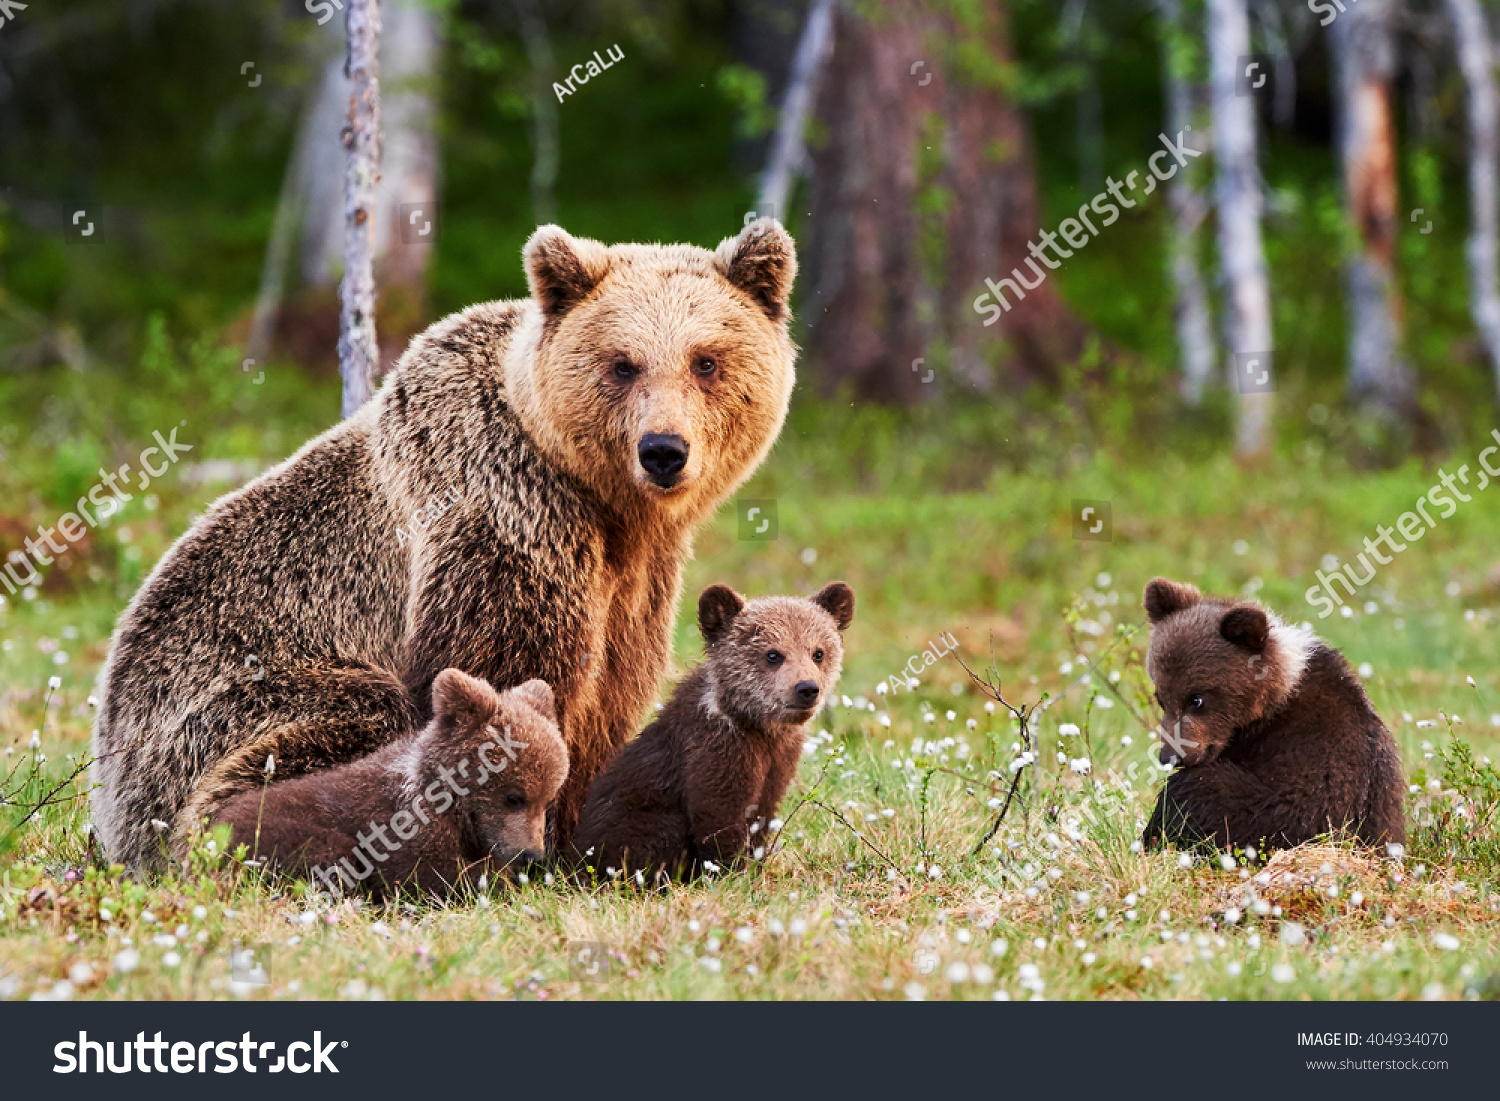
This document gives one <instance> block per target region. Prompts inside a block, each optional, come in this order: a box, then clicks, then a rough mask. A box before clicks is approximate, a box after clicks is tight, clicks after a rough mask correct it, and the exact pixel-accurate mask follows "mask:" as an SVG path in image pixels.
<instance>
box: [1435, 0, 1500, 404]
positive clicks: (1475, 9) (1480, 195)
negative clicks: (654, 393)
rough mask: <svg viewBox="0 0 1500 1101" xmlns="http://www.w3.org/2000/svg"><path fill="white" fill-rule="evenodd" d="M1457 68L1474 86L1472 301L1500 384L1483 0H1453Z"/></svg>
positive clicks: (1492, 139)
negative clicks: (1481, 3) (1480, 1)
mask: <svg viewBox="0 0 1500 1101" xmlns="http://www.w3.org/2000/svg"><path fill="white" fill-rule="evenodd" d="M1448 14H1449V17H1450V18H1451V19H1452V20H1453V32H1454V39H1455V41H1456V46H1457V51H1458V67H1459V70H1460V71H1461V72H1462V73H1463V76H1464V83H1466V84H1467V85H1468V89H1469V243H1468V247H1467V249H1466V252H1467V256H1468V261H1469V306H1470V309H1472V310H1473V312H1474V324H1475V325H1476V326H1477V327H1478V329H1479V335H1480V337H1481V339H1483V341H1484V350H1485V354H1486V355H1488V356H1489V360H1490V367H1491V369H1492V370H1493V371H1494V372H1495V382H1496V387H1497V388H1500V293H1497V292H1496V288H1495V258H1496V228H1495V156H1496V147H1497V137H1496V121H1495V76H1494V67H1493V66H1494V56H1493V53H1492V51H1491V48H1490V35H1489V28H1488V26H1487V25H1486V23H1485V18H1484V10H1483V9H1482V8H1481V7H1480V6H1479V2H1478V0H1448Z"/></svg>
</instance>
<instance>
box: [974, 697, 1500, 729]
mask: <svg viewBox="0 0 1500 1101" xmlns="http://www.w3.org/2000/svg"><path fill="white" fill-rule="evenodd" d="M984 713H985V714H986V715H993V714H994V713H995V701H994V700H985V702H984ZM1495 725H1496V726H1500V723H1496V724H1495Z"/></svg>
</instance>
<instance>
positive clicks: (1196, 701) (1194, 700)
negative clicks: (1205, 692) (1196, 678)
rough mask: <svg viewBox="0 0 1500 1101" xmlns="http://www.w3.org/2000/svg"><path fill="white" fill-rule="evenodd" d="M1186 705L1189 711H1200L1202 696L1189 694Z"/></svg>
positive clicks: (1201, 708)
mask: <svg viewBox="0 0 1500 1101" xmlns="http://www.w3.org/2000/svg"><path fill="white" fill-rule="evenodd" d="M1187 705H1188V710H1189V711H1202V710H1203V697H1202V696H1189V697H1188V702H1187Z"/></svg>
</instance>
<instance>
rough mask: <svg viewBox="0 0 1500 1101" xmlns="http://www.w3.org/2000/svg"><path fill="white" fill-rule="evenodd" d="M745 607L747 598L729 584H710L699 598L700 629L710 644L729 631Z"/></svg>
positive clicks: (704, 638) (705, 640)
mask: <svg viewBox="0 0 1500 1101" xmlns="http://www.w3.org/2000/svg"><path fill="white" fill-rule="evenodd" d="M744 608H745V598H744V597H742V596H741V595H740V594H739V593H737V592H735V591H734V590H733V589H731V588H730V587H729V586H728V585H710V586H709V587H708V588H706V589H704V590H703V595H702V596H700V597H699V598H698V630H700V631H702V632H703V641H704V642H705V643H707V644H708V645H709V646H712V645H713V644H714V643H716V642H718V641H719V640H720V639H721V638H723V637H724V636H725V635H726V634H727V633H728V632H729V625H730V624H731V623H733V622H734V617H735V616H737V615H739V614H740V612H742V611H743V610H744Z"/></svg>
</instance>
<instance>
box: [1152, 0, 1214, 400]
mask: <svg viewBox="0 0 1500 1101" xmlns="http://www.w3.org/2000/svg"><path fill="white" fill-rule="evenodd" d="M1158 14H1159V16H1160V18H1161V23H1162V27H1161V31H1162V34H1161V40H1162V84H1163V88H1162V91H1163V98H1164V99H1165V101H1166V108H1167V133H1169V134H1172V135H1176V134H1178V133H1180V132H1182V131H1184V130H1186V129H1187V128H1188V127H1189V126H1191V125H1192V124H1193V98H1192V89H1191V86H1190V85H1189V83H1188V80H1187V77H1188V75H1189V74H1187V73H1184V72H1182V71H1180V60H1181V59H1180V58H1179V57H1178V56H1177V52H1176V50H1175V49H1174V48H1173V41H1174V39H1177V40H1180V38H1181V36H1182V35H1183V34H1184V33H1185V30H1186V28H1185V27H1184V26H1183V22H1182V4H1181V2H1180V0H1158ZM1195 144H1198V145H1200V146H1201V144H1202V140H1201V139H1200V140H1199V142H1198V143H1195ZM1194 179H1195V177H1194V176H1193V175H1192V174H1191V173H1187V172H1179V173H1178V174H1177V178H1176V179H1174V180H1172V181H1171V182H1170V183H1169V184H1167V204H1168V206H1169V208H1170V209H1171V212H1172V220H1171V222H1170V223H1169V225H1168V228H1167V234H1168V243H1167V245H1168V254H1169V256H1170V258H1171V265H1172V284H1173V287H1174V288H1175V290H1176V296H1177V297H1176V302H1175V303H1174V309H1173V313H1174V316H1175V320H1176V324H1177V348H1178V354H1179V357H1180V359H1181V363H1182V392H1183V395H1184V396H1185V397H1186V398H1187V399H1188V401H1189V402H1191V403H1192V404H1193V405H1197V404H1198V403H1199V402H1200V401H1202V400H1203V391H1204V390H1205V388H1206V387H1207V386H1208V383H1209V380H1210V378H1211V377H1212V375H1213V369H1214V338H1213V322H1212V318H1211V316H1210V313H1209V306H1208V294H1207V293H1206V291H1205V290H1204V287H1203V275H1202V272H1200V271H1199V269H1198V245H1197V239H1198V228H1199V227H1200V226H1201V225H1202V223H1203V218H1204V216H1205V215H1206V214H1207V208H1208V204H1207V202H1206V201H1205V199H1204V196H1203V194H1202V192H1200V191H1199V190H1198V189H1197V188H1196V187H1194V185H1193V180H1194Z"/></svg>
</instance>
